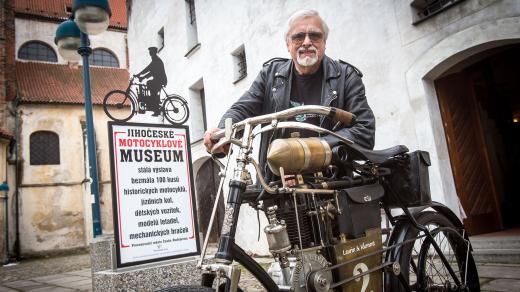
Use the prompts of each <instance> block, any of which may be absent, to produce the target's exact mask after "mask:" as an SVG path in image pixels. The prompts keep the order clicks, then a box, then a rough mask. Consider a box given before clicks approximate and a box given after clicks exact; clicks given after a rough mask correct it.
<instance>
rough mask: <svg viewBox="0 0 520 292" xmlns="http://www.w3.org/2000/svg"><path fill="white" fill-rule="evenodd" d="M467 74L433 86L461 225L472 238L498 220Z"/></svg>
mask: <svg viewBox="0 0 520 292" xmlns="http://www.w3.org/2000/svg"><path fill="white" fill-rule="evenodd" d="M473 73H474V72H473ZM471 75H472V74H471V73H468V72H462V73H456V74H452V75H449V76H446V77H443V78H441V79H439V80H437V81H436V82H435V87H436V90H437V96H438V99H439V106H440V110H441V115H442V119H443V124H444V132H445V134H446V140H447V143H448V150H449V153H450V161H451V168H452V171H453V176H454V179H455V186H456V190H457V194H458V196H459V198H460V201H461V204H462V207H463V208H464V211H465V213H466V216H467V218H466V219H465V220H464V225H465V226H466V228H467V230H468V232H469V233H470V234H471V235H475V234H481V233H487V232H492V231H497V230H500V229H501V228H502V220H501V214H500V205H499V203H498V202H499V200H498V194H497V192H496V187H495V181H494V179H493V173H492V172H491V166H490V161H489V155H488V152H487V149H486V144H485V140H484V137H483V132H482V125H481V122H480V117H479V111H478V108H477V102H478V101H477V100H476V98H475V91H474V86H473V85H474V84H473V83H472V77H471Z"/></svg>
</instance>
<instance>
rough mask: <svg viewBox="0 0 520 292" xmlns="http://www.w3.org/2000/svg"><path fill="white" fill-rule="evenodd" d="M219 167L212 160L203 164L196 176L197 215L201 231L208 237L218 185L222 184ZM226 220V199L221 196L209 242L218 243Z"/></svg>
mask: <svg viewBox="0 0 520 292" xmlns="http://www.w3.org/2000/svg"><path fill="white" fill-rule="evenodd" d="M219 171H220V169H219V166H218V165H217V164H216V163H215V162H214V161H213V160H211V159H208V160H206V161H205V162H203V163H202V165H201V166H200V168H199V170H198V171H197V176H196V180H195V182H196V186H195V188H196V190H197V214H198V217H199V230H200V232H201V233H202V234H203V236H205V235H206V232H207V230H208V225H209V221H210V218H211V212H212V211H213V205H214V203H215V200H216V197H217V190H218V185H219V183H220V177H219V175H218V174H219ZM223 218H224V198H223V196H222V195H221V196H220V199H219V203H218V208H217V213H216V215H215V220H214V222H213V228H212V229H211V233H210V236H209V242H217V240H218V236H219V235H220V230H221V227H222V220H223Z"/></svg>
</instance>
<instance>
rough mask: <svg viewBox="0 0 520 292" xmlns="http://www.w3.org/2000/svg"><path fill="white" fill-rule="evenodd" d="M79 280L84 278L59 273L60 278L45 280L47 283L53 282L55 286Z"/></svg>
mask: <svg viewBox="0 0 520 292" xmlns="http://www.w3.org/2000/svg"><path fill="white" fill-rule="evenodd" d="M81 280H85V277H80V276H74V275H72V276H68V275H66V274H61V277H60V278H57V279H53V280H49V281H47V283H50V284H54V285H57V286H63V284H68V283H74V282H76V281H81Z"/></svg>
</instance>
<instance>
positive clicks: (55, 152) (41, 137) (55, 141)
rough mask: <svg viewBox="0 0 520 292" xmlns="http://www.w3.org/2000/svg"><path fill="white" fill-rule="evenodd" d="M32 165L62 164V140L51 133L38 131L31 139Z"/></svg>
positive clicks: (30, 153)
mask: <svg viewBox="0 0 520 292" xmlns="http://www.w3.org/2000/svg"><path fill="white" fill-rule="evenodd" d="M29 140H30V143H29V144H30V145H29V155H30V164H31V165H49V164H60V138H59V137H58V134H56V133H54V132H50V131H38V132H34V133H32V134H31V137H30V138H29Z"/></svg>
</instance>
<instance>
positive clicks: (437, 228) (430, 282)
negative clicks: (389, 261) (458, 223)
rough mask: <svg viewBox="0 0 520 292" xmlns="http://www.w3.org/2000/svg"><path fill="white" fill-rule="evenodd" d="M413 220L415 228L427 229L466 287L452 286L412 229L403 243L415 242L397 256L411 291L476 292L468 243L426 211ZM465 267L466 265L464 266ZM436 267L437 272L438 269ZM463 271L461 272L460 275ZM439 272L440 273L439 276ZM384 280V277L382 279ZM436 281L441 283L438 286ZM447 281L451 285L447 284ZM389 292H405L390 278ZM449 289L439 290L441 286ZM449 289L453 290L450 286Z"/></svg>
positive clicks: (443, 218) (448, 224)
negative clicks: (422, 226) (409, 240)
mask: <svg viewBox="0 0 520 292" xmlns="http://www.w3.org/2000/svg"><path fill="white" fill-rule="evenodd" d="M416 220H417V222H418V223H419V224H421V225H424V226H426V227H427V228H428V230H429V231H430V233H431V234H432V236H433V240H434V241H435V242H436V243H437V244H438V245H439V246H440V248H441V250H443V251H444V252H443V253H444V255H445V256H446V258H447V259H448V261H451V262H452V264H451V265H450V266H451V267H452V269H453V270H454V271H455V273H456V274H458V275H457V276H458V277H459V278H460V279H461V280H462V281H464V280H465V281H466V285H463V286H459V287H454V286H456V285H455V283H452V282H451V281H453V280H452V279H450V278H451V276H449V274H448V273H447V270H446V268H445V267H442V262H441V261H440V260H439V259H438V256H437V257H436V256H435V255H436V253H435V252H434V250H433V246H432V244H431V242H430V241H429V240H428V239H427V238H426V237H421V236H422V235H423V232H422V231H419V230H418V229H416V228H413V227H411V228H409V229H408V231H407V233H406V236H405V237H404V238H403V240H408V239H412V238H417V237H421V238H418V239H417V240H416V241H414V242H412V244H406V245H404V246H403V249H402V251H401V253H400V257H399V264H400V266H401V273H402V275H403V276H404V278H405V279H406V280H408V281H409V284H410V286H409V289H410V290H411V291H451V290H450V289H452V288H454V289H457V291H480V283H479V278H478V272H477V267H476V265H475V261H474V260H473V256H472V254H471V251H469V249H470V248H471V247H469V246H468V243H467V242H466V241H465V240H464V239H463V237H462V234H461V233H460V231H459V230H457V229H456V227H455V225H454V224H453V223H452V222H451V221H450V220H449V219H448V218H447V217H446V216H444V215H443V214H441V213H438V212H433V211H426V212H422V213H420V214H418V215H417V216H416ZM466 264H467V265H466ZM439 266H440V268H439ZM464 271H467V272H465V274H464ZM440 272H442V273H444V274H442V275H440ZM385 277H386V276H385ZM438 279H443V280H442V283H440V282H439V281H438ZM450 280H451V281H450ZM390 284H391V286H390V288H391V291H406V290H407V289H405V288H404V287H402V285H401V283H400V282H399V281H398V279H397V277H393V276H392V277H391V278H390ZM443 285H444V286H446V285H450V287H446V288H443V287H442V286H443ZM451 285H453V286H451Z"/></svg>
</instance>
